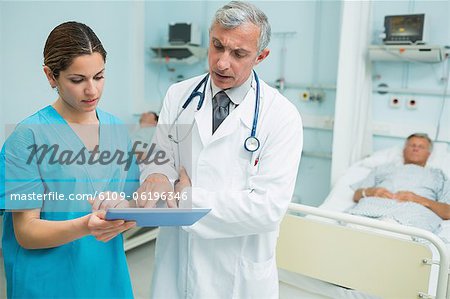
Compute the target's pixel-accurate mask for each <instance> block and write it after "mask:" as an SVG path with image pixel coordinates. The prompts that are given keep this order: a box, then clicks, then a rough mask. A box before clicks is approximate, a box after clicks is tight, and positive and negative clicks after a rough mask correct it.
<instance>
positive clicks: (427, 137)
mask: <svg viewBox="0 0 450 299" xmlns="http://www.w3.org/2000/svg"><path fill="white" fill-rule="evenodd" d="M414 137H416V138H422V139H425V140H426V141H428V144H429V145H430V146H429V148H428V150H429V151H430V153H431V152H432V151H433V141H431V138H430V137H429V136H428V134H426V133H414V134H411V135H409V136H408V138H406V141H405V145H406V143H408V141H409V139H411V138H414Z"/></svg>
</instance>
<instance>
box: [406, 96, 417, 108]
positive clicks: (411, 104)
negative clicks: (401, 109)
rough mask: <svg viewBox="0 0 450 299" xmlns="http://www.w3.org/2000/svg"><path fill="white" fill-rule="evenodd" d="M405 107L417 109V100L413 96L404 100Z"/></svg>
mask: <svg viewBox="0 0 450 299" xmlns="http://www.w3.org/2000/svg"><path fill="white" fill-rule="evenodd" d="M406 108H408V109H409V110H414V109H417V100H416V99H414V98H411V99H409V100H407V101H406Z"/></svg>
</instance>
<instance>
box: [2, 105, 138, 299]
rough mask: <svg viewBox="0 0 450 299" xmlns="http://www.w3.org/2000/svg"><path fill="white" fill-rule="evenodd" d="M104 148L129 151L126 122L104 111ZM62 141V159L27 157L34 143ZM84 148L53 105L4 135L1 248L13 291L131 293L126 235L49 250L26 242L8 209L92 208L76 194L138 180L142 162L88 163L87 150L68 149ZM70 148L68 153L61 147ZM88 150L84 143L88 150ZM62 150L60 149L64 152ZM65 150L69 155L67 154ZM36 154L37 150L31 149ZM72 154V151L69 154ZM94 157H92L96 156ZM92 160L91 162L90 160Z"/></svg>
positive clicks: (75, 211)
mask: <svg viewBox="0 0 450 299" xmlns="http://www.w3.org/2000/svg"><path fill="white" fill-rule="evenodd" d="M97 116H98V119H99V122H100V128H99V136H100V137H99V138H100V140H99V150H100V151H104V150H109V151H112V152H115V151H123V152H125V153H127V152H128V149H129V145H130V144H129V142H128V140H127V133H126V130H125V129H124V128H125V126H124V125H121V124H119V121H118V120H117V119H116V118H115V117H113V116H112V115H109V114H107V113H105V112H102V111H101V110H97ZM33 144H36V145H45V144H47V145H57V146H58V155H56V158H59V159H60V160H59V161H58V162H57V163H53V162H54V159H53V162H52V157H51V156H52V155H51V154H50V153H49V154H47V155H45V156H44V157H43V159H42V161H41V163H39V162H38V159H39V157H38V156H36V155H35V156H34V157H33V159H32V160H30V146H33ZM83 149H84V150H86V149H85V148H84V144H83V143H82V141H81V139H79V137H78V135H76V133H75V132H74V131H73V130H72V129H71V127H70V126H69V125H68V124H67V123H66V121H65V120H64V119H63V118H62V117H61V116H60V115H59V114H58V112H57V111H56V110H55V109H54V108H53V107H51V106H48V107H46V108H44V109H42V110H40V111H38V112H37V113H35V114H34V115H32V116H30V117H29V118H27V119H26V120H24V121H23V122H22V123H20V124H19V125H18V126H17V127H16V129H15V130H14V132H13V133H12V134H11V136H10V137H9V138H8V140H7V141H6V142H5V144H4V146H3V149H2V152H1V156H0V167H1V169H0V170H1V171H0V173H1V177H0V182H2V183H1V184H0V186H1V187H0V188H1V189H0V211H1V209H2V208H3V209H5V208H6V211H5V212H4V216H3V221H4V225H3V243H2V244H3V255H4V263H5V272H6V277H7V287H8V298H12V297H13V298H99V297H103V298H132V297H133V293H132V288H131V282H130V278H129V273H128V268H127V263H126V258H125V253H124V250H123V240H122V236H121V235H119V236H117V237H115V238H114V239H112V240H110V241H109V242H107V243H103V242H100V241H97V240H96V239H95V238H94V237H93V236H85V237H83V238H81V239H78V240H75V241H73V242H69V243H67V244H64V245H62V246H58V247H54V248H48V249H33V250H29V249H25V248H23V247H21V246H20V245H19V244H18V242H17V240H16V237H15V235H14V228H13V222H12V213H11V212H8V210H11V209H36V208H39V209H41V219H45V220H52V221H61V220H69V219H74V218H77V217H81V216H84V215H86V214H88V213H90V210H91V205H90V204H89V203H88V202H87V201H86V200H68V198H69V197H70V196H71V194H72V196H73V195H77V194H78V195H81V194H90V195H94V194H95V192H101V191H117V192H120V191H123V192H127V193H128V194H129V193H130V192H132V191H134V190H136V188H137V187H138V183H139V182H138V176H139V173H138V168H137V165H136V164H135V163H132V164H131V165H129V166H130V168H129V170H126V169H125V168H126V167H125V166H126V165H125V164H120V165H119V164H118V163H115V162H111V163H103V164H104V165H103V164H101V163H89V160H88V159H87V158H88V156H87V155H85V158H86V159H85V160H84V161H83V160H82V158H81V156H79V158H78V160H76V161H77V162H78V163H77V162H74V160H73V161H72V162H70V161H69V160H70V159H68V157H69V155H70V152H74V153H79V152H80V151H83ZM64 151H65V152H64ZM84 153H85V154H88V153H89V152H88V151H87V150H86V152H84ZM59 154H61V155H59ZM64 155H65V156H64ZM31 156H32V155H31ZM72 158H74V156H72ZM92 161H93V160H92ZM92 161H91V162H92ZM51 192H58V193H59V194H63V195H64V197H65V200H36V199H35V200H31V199H30V198H29V199H28V200H13V199H12V197H11V195H12V194H22V195H24V194H25V195H27V194H28V195H30V194H33V193H35V194H50V193H51Z"/></svg>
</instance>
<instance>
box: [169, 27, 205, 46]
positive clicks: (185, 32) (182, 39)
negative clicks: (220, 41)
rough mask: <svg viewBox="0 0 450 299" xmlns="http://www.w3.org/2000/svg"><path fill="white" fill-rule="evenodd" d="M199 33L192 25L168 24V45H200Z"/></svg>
mask: <svg viewBox="0 0 450 299" xmlns="http://www.w3.org/2000/svg"><path fill="white" fill-rule="evenodd" d="M201 37H202V36H201V32H200V28H199V27H198V25H196V24H193V23H171V24H169V44H171V45H195V46H200V44H201V43H202V40H201Z"/></svg>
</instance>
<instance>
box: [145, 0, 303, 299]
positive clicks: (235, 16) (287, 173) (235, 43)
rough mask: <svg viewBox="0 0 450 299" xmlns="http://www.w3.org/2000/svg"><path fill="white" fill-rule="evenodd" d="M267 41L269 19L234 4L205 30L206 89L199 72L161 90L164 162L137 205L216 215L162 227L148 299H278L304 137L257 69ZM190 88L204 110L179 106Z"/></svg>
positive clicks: (152, 168) (290, 108)
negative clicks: (283, 242) (281, 251)
mask: <svg viewBox="0 0 450 299" xmlns="http://www.w3.org/2000/svg"><path fill="white" fill-rule="evenodd" d="M269 40H270V25H269V23H268V20H267V17H266V15H265V14H264V13H263V12H262V11H261V10H260V9H258V8H257V7H255V6H254V5H252V4H249V3H245V2H239V1H232V2H230V3H229V4H227V5H225V6H223V7H222V8H220V9H219V10H218V11H217V12H216V14H215V16H214V19H213V21H212V24H211V27H210V30H209V50H208V62H209V78H207V80H206V83H205V84H206V87H204V86H199V83H200V82H201V81H202V79H204V78H206V77H205V74H204V75H201V76H198V77H195V78H192V79H188V80H186V81H183V82H180V83H176V84H174V85H172V86H171V87H170V88H169V90H168V91H167V94H166V98H165V100H164V104H163V108H162V111H161V114H160V118H159V122H158V127H157V132H156V135H155V138H154V140H153V142H156V143H157V144H158V146H159V147H160V148H162V149H163V150H164V151H165V152H166V153H167V154H168V155H169V157H170V162H169V163H165V164H164V165H156V164H150V165H147V166H146V167H145V169H144V170H143V173H142V175H141V180H142V182H143V183H142V185H141V187H140V190H138V193H139V192H140V194H141V195H142V196H141V199H142V201H139V202H138V203H139V204H140V205H141V206H147V207H151V206H154V204H155V202H156V201H155V200H152V201H148V200H144V199H148V198H149V195H151V196H152V199H156V198H160V199H161V200H160V203H159V204H161V203H162V204H166V203H167V204H168V205H169V206H170V207H177V206H179V207H181V208H187V207H191V206H192V207H194V208H210V209H212V210H211V212H210V213H209V214H208V215H206V216H205V217H204V218H202V219H201V220H200V221H198V222H197V223H195V224H194V225H192V226H188V227H162V228H160V234H159V236H158V239H157V241H156V256H155V263H156V264H155V268H154V273H153V282H152V297H153V298H278V274H277V266H276V262H275V247H276V241H277V236H278V229H279V224H280V221H281V220H282V218H283V216H284V214H285V212H286V210H287V208H288V204H289V202H290V200H291V197H292V194H293V190H294V184H295V180H296V177H297V169H298V165H299V162H300V154H301V151H302V140H303V139H302V137H303V134H302V122H301V118H300V115H299V113H298V111H297V109H296V108H295V107H294V105H292V104H291V103H290V102H289V100H287V99H286V98H285V97H284V96H282V95H281V94H280V93H279V92H278V91H277V90H275V89H273V88H271V87H270V86H268V85H267V84H266V83H264V82H263V81H262V80H259V82H258V79H257V75H256V73H253V68H254V67H255V66H256V65H258V64H259V63H261V62H262V61H263V60H264V59H265V58H266V57H267V56H268V55H269V49H268V48H267V46H268V43H269ZM196 87H199V88H198V91H199V92H200V93H201V92H202V91H203V92H204V93H205V94H204V102H203V105H202V107H201V108H200V109H199V110H198V111H197V108H198V101H199V100H200V98H201V96H197V97H196V98H195V99H193V101H192V102H191V103H190V104H189V105H188V106H187V107H186V109H185V110H182V105H183V104H184V103H185V102H186V99H188V98H189V96H190V95H191V94H192V91H193V90H195V89H196ZM255 125H256V126H255ZM253 128H256V131H255V132H253V131H254V130H253ZM169 135H170V137H168V136H169ZM249 137H255V138H256V139H257V140H259V146H258V143H257V142H245V141H246V140H249V139H248V138H249ZM250 140H253V141H254V139H253V138H250ZM180 168H181V170H179V169H180ZM177 179H178V181H177ZM173 183H175V186H174V187H173V185H172V184H173ZM173 191H175V192H180V191H183V193H181V194H182V196H179V195H180V193H175V194H174V193H173ZM185 195H186V196H187V200H184V196H185ZM164 199H165V200H166V201H163V200H164ZM167 199H169V200H167ZM177 200H179V201H178V203H177Z"/></svg>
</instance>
